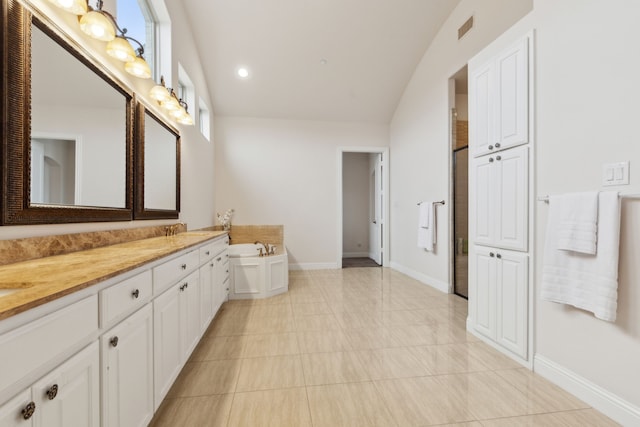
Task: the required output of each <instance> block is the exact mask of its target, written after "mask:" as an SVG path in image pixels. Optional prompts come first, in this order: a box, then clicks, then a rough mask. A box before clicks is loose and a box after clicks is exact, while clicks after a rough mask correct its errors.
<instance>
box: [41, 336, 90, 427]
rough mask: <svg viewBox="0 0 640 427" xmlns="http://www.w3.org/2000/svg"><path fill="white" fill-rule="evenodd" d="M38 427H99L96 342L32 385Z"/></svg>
mask: <svg viewBox="0 0 640 427" xmlns="http://www.w3.org/2000/svg"><path fill="white" fill-rule="evenodd" d="M33 396H34V397H35V402H36V409H37V411H36V412H35V414H34V417H35V422H36V425H39V426H51V427H55V426H59V427H65V426H87V427H92V426H93V427H98V426H99V425H100V351H99V345H98V341H95V342H94V343H93V344H91V345H90V346H89V347H87V348H85V349H84V350H82V351H81V352H80V353H78V354H76V355H75V356H73V357H72V358H71V359H69V360H68V361H66V362H65V363H64V364H62V365H61V366H60V367H58V368H56V369H55V371H53V372H51V373H50V374H49V375H47V376H46V377H44V378H43V379H41V380H40V381H38V382H37V383H36V384H35V385H34V386H33Z"/></svg>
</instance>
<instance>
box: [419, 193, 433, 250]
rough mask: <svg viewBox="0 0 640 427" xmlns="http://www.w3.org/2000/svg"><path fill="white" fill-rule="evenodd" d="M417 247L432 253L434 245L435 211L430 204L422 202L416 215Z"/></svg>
mask: <svg viewBox="0 0 640 427" xmlns="http://www.w3.org/2000/svg"><path fill="white" fill-rule="evenodd" d="M418 216H419V218H418V247H419V248H423V249H426V250H427V251H429V252H431V251H433V248H434V245H435V244H436V225H437V224H436V211H435V205H434V204H433V203H432V202H422V203H420V206H419V213H418Z"/></svg>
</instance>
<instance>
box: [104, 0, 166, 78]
mask: <svg viewBox="0 0 640 427" xmlns="http://www.w3.org/2000/svg"><path fill="white" fill-rule="evenodd" d="M115 10H116V11H117V12H116V13H115V15H116V20H117V21H118V25H120V28H122V29H125V28H126V29H127V33H126V35H127V36H129V37H133V38H134V39H136V40H138V41H139V42H140V43H141V44H142V47H143V48H144V59H145V60H146V61H147V63H148V64H149V67H151V75H152V76H154V77H155V78H154V80H160V78H159V76H158V74H159V72H158V66H157V65H156V60H155V58H156V36H155V35H156V22H157V20H156V18H155V15H154V13H153V11H152V8H151V6H150V5H149V3H148V2H147V0H116V8H115ZM131 45H132V46H133V48H134V49H136V50H137V49H138V45H136V44H135V43H134V42H132V43H131Z"/></svg>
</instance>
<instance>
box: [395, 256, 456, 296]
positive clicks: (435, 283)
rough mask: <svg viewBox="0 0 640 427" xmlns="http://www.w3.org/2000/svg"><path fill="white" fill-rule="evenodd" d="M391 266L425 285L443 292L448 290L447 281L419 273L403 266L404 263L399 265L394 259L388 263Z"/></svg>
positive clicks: (446, 292)
mask: <svg viewBox="0 0 640 427" xmlns="http://www.w3.org/2000/svg"><path fill="white" fill-rule="evenodd" d="M389 266H390V267H391V268H393V269H394V270H398V271H399V272H400V273H402V274H406V275H407V276H409V277H411V278H412V279H416V280H417V281H418V282H421V283H424V284H425V285H427V286H431V287H432V288H435V289H437V290H439V291H440V292H444V293H445V294H448V293H450V292H449V284H448V283H447V282H443V281H442V280H438V279H434V278H433V277H430V276H427V275H426V274H422V273H419V272H417V271H415V270H412V269H410V268H407V267H405V266H404V265H400V264H398V263H397V262H395V261H391V263H390V264H389Z"/></svg>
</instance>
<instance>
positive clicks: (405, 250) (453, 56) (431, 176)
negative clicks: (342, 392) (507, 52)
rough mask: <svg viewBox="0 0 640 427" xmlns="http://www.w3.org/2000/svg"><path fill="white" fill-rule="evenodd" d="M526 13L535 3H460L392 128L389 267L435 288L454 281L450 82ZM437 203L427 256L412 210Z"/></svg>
mask: <svg viewBox="0 0 640 427" xmlns="http://www.w3.org/2000/svg"><path fill="white" fill-rule="evenodd" d="M531 7H532V0H519V1H514V0H485V1H482V2H478V1H472V0H462V1H461V2H460V4H459V5H458V7H457V8H456V9H455V10H454V11H453V13H452V14H451V16H450V17H449V18H448V19H447V21H446V22H445V23H444V25H443V26H442V28H441V30H440V32H439V33H438V35H437V36H436V38H435V39H434V41H433V42H432V43H431V46H429V49H428V50H427V52H426V53H425V55H424V57H423V58H422V61H421V62H420V64H419V65H418V67H417V69H416V71H415V73H414V75H413V78H412V79H411V81H410V82H409V84H408V85H407V88H406V90H405V92H404V95H403V96H402V99H401V100H400V103H399V105H398V108H397V110H396V112H395V115H394V117H393V120H392V122H391V126H390V135H391V139H390V150H391V166H390V171H391V266H392V267H395V268H397V269H399V270H401V271H403V272H405V273H407V274H409V275H411V276H412V277H415V278H417V279H419V280H422V281H424V282H427V283H429V284H431V285H433V286H435V287H437V288H439V289H443V290H446V289H448V287H449V284H450V282H451V279H450V278H449V263H450V260H449V244H450V242H449V239H450V236H449V230H448V228H449V226H448V224H449V209H450V200H448V195H449V174H450V166H449V165H450V140H449V137H450V135H449V98H448V96H449V95H448V80H449V78H450V77H451V76H453V75H454V74H455V73H456V72H457V71H458V70H460V69H461V68H462V67H463V66H464V65H465V64H466V63H467V61H468V60H469V59H470V58H471V57H472V56H473V55H475V54H476V53H477V52H478V51H480V50H481V49H482V48H483V47H484V46H486V45H487V44H489V43H490V42H491V41H492V40H493V39H495V38H496V37H497V36H498V35H500V34H501V33H502V32H504V31H505V30H506V29H507V28H508V27H509V26H511V25H513V23H514V22H516V21H517V20H518V19H519V18H520V17H522V16H523V15H525V14H526V13H527V12H528V11H530V10H531ZM471 15H473V16H474V28H473V29H472V30H471V31H469V32H468V33H467V34H466V35H465V36H464V37H463V38H462V39H461V40H457V34H458V33H457V30H458V27H460V25H462V24H463V23H464V22H465V21H466V20H467V19H468V18H469V16H471ZM441 199H447V204H446V205H445V206H439V207H438V208H437V209H438V210H437V215H438V228H437V238H438V244H437V249H436V251H435V252H433V253H431V252H426V251H424V250H422V249H419V248H418V247H417V236H416V229H417V223H418V209H417V206H416V204H417V203H418V202H420V201H423V200H441Z"/></svg>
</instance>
